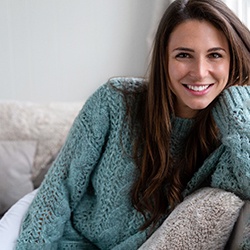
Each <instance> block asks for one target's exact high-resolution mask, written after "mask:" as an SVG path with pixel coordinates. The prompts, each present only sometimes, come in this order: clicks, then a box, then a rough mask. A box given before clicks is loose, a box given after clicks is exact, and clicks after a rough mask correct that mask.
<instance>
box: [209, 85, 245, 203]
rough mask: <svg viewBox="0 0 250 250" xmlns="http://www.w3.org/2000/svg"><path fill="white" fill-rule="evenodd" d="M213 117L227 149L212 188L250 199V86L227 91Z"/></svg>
mask: <svg viewBox="0 0 250 250" xmlns="http://www.w3.org/2000/svg"><path fill="white" fill-rule="evenodd" d="M213 116H214V119H215V122H216V124H217V126H218V128H219V131H220V134H221V142H222V146H223V147H224V148H225V150H224V152H223V154H222V155H221V157H220V159H219V162H218V165H217V167H216V169H215V172H214V173H213V175H212V183H211V185H212V186H213V187H218V188H222V189H225V190H228V191H231V192H234V193H236V194H237V195H239V196H240V197H242V198H243V199H250V86H233V87H230V88H229V89H226V90H224V91H223V93H222V94H221V96H220V97H219V99H218V101H217V103H216V105H215V107H214V109H213Z"/></svg>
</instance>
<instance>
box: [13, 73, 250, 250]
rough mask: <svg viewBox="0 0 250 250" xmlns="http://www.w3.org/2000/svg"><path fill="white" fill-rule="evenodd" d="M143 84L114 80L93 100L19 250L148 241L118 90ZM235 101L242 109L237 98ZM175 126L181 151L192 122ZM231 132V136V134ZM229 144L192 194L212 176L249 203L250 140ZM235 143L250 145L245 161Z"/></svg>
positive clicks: (32, 211)
mask: <svg viewBox="0 0 250 250" xmlns="http://www.w3.org/2000/svg"><path fill="white" fill-rule="evenodd" d="M143 82H144V80H142V79H139V78H115V79H111V80H110V81H109V82H108V83H107V84H105V85H103V86H102V87H100V88H99V89H98V90H97V91H96V92H95V93H94V94H93V95H92V96H91V97H90V98H89V100H88V101H87V102H86V104H85V105H84V107H83V108H82V110H81V111H80V113H79V115H78V116H77V118H76V120H75V121H74V124H73V126H72V128H71V130H70V132H69V135H68V138H67V140H66V143H65V145H64V146H63V148H62V150H61V151H60V153H59V155H58V157H57V159H56V160H55V162H54V164H53V166H52V167H51V169H50V171H49V173H48V174H47V176H46V178H45V180H44V181H43V183H42V185H41V187H40V189H39V191H38V193H37V196H36V198H35V199H34V201H33V203H32V205H31V206H30V208H29V211H28V213H27V215H26V218H25V220H24V223H23V226H22V231H21V234H20V237H19V239H18V242H17V248H16V249H17V250H30V249H35V250H39V249H46V250H47V249H53V250H54V249H65V250H68V249H74V250H75V249H88V250H91V249H103V250H109V249H112V250H123V249H126V250H127V249H130V250H136V249H138V248H139V247H140V246H141V245H142V244H143V242H144V241H145V240H146V239H147V231H143V232H141V231H139V230H138V229H139V227H140V226H142V224H143V223H144V219H143V216H142V215H141V214H140V213H139V212H137V211H136V210H135V209H134V208H133V206H132V204H131V200H130V191H131V186H132V184H133V182H134V181H135V178H136V176H137V175H138V172H137V169H136V167H135V164H134V161H133V159H132V157H131V155H132V143H131V138H130V137H131V132H130V129H129V126H128V125H125V126H123V121H124V116H125V114H126V110H125V103H124V100H123V96H122V93H121V92H120V91H118V90H117V89H115V88H114V86H115V87H116V88H121V87H122V86H126V87H127V89H128V90H130V89H131V90H133V89H136V88H137V87H138V86H140V85H141V84H143ZM242 92H244V91H242ZM239 95H240V93H239ZM244 95H245V94H244ZM244 95H243V97H244ZM235 98H239V97H238V95H237V96H236V97H235ZM224 99H225V98H224ZM224 99H223V102H225V101H226V100H228V98H226V99H225V100H224ZM235 103H239V102H238V100H237V99H235ZM132 105H133V104H132ZM221 106H222V102H220V107H221ZM216 112H217V114H218V115H220V113H221V112H222V110H221V109H220V108H219V107H217V108H216ZM223 112H224V109H223ZM243 114H244V112H243ZM222 115H225V114H224V113H223V114H221V116H222ZM226 115H227V114H226ZM228 115H229V114H228ZM216 117H217V116H216ZM231 119H232V118H229V120H230V122H231ZM244 119H245V120H246V121H247V122H248V123H249V117H247V116H244V115H243V116H242V117H241V120H240V121H243V120H244ZM247 122H246V123H247ZM172 123H173V134H172V141H173V143H172V145H173V148H172V149H171V150H172V151H173V152H178V151H179V147H181V146H182V145H183V138H184V137H185V135H186V134H187V133H188V131H189V129H190V126H191V125H192V120H188V119H181V118H177V119H174V120H173V121H172ZM230 124H231V123H230ZM241 124H242V123H241ZM223 127H225V126H224V125H223ZM232 127H234V126H232ZM232 130H236V129H232ZM121 131H122V144H121ZM227 131H228V132H226V133H227V135H228V133H229V135H230V136H231V129H230V128H227ZM241 131H242V132H241ZM222 134H223V132H222ZM232 134H233V133H232ZM239 134H243V136H246V135H247V131H245V130H244V129H243V130H242V128H241V129H240V130H239ZM230 136H228V137H230ZM224 141H225V142H226V140H225V139H223V143H224ZM247 141H248V144H247ZM231 143H232V142H230V143H229V144H228V145H227V144H225V145H223V146H221V147H220V149H218V153H216V152H215V153H214V154H213V155H212V156H211V157H210V159H209V160H208V162H207V163H205V164H204V166H203V167H202V168H201V170H202V171H201V172H198V174H197V175H196V176H195V177H194V179H193V180H191V184H190V186H189V189H188V190H187V191H186V193H188V191H190V190H191V189H192V188H191V187H193V188H195V187H197V186H199V183H201V182H202V180H203V179H204V178H207V177H208V176H209V174H212V173H213V172H214V173H213V179H212V184H213V186H218V187H222V188H226V189H229V190H232V191H234V190H235V191H236V192H240V194H242V196H244V197H249V190H250V188H249V183H250V181H249V164H250V163H249V150H250V146H249V134H248V135H247V139H246V140H245V141H244V142H235V143H232V144H231ZM236 144H237V145H238V144H240V145H241V146H243V145H244V149H245V147H248V149H246V152H247V155H246V156H245V153H242V152H241V148H239V147H236V146H235V145H236ZM230 145H232V146H231V148H230ZM247 145H248V146H247ZM237 150H239V151H237ZM240 158H242V159H240ZM236 162H237V163H239V164H241V165H240V166H241V168H238V166H237V165H235V163H236ZM204 169H205V170H204ZM215 169H216V171H214V170H215ZM217 169H218V171H217ZM239 169H241V171H239ZM212 170H213V171H212ZM232 170H233V171H232ZM224 171H225V173H226V174H225V173H224ZM230 171H231V172H230ZM227 172H230V174H227ZM239 175H241V178H240V179H239V180H237V178H238V177H239ZM223 176H225V177H226V178H224V177H223Z"/></svg>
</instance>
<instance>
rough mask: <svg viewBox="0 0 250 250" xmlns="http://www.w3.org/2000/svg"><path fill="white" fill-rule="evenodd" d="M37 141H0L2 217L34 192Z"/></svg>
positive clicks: (0, 207)
mask: <svg viewBox="0 0 250 250" xmlns="http://www.w3.org/2000/svg"><path fill="white" fill-rule="evenodd" d="M36 144H37V143H36V142H35V141H0V173H1V174H0V215H2V214H4V212H6V210H8V209H9V208H10V207H11V206H12V205H13V204H14V203H15V202H16V201H18V200H19V199H20V198H22V197H23V196H24V195H25V194H27V193H29V192H31V191H32V190H33V184H32V181H31V169H32V165H33V161H34V156H35V152H36Z"/></svg>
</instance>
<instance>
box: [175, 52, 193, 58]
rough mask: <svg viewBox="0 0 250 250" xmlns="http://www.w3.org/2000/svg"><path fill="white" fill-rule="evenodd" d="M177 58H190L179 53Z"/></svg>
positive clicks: (186, 54) (185, 54)
mask: <svg viewBox="0 0 250 250" xmlns="http://www.w3.org/2000/svg"><path fill="white" fill-rule="evenodd" d="M176 57H177V58H190V55H189V54H188V53H179V54H177V55H176Z"/></svg>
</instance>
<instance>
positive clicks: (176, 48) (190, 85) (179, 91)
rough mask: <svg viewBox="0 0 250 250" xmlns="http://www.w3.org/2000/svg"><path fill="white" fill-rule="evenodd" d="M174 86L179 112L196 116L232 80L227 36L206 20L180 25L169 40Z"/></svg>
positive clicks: (172, 83)
mask: <svg viewBox="0 0 250 250" xmlns="http://www.w3.org/2000/svg"><path fill="white" fill-rule="evenodd" d="M167 52H168V73H169V77H170V88H171V90H172V92H173V93H174V94H175V96H176V99H177V103H176V110H175V111H176V115H177V116H179V117H183V118H192V117H194V116H195V115H196V114H197V112H198V111H199V110H201V109H204V108H206V107H207V106H208V105H209V104H210V103H211V102H212V101H213V100H214V99H215V98H216V97H217V96H218V95H219V94H220V93H221V91H222V90H223V89H224V88H225V86H226V84H227V82H228V76H229V67H230V52H229V46H228V42H227V39H226V37H225V35H224V34H223V33H222V32H221V31H220V30H218V29H216V28H215V27H214V26H213V25H212V24H211V23H209V22H206V21H198V20H189V21H187V22H184V23H182V24H180V25H178V26H177V27H176V28H175V29H174V31H173V32H172V33H171V35H170V38H169V43H168V50H167Z"/></svg>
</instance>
